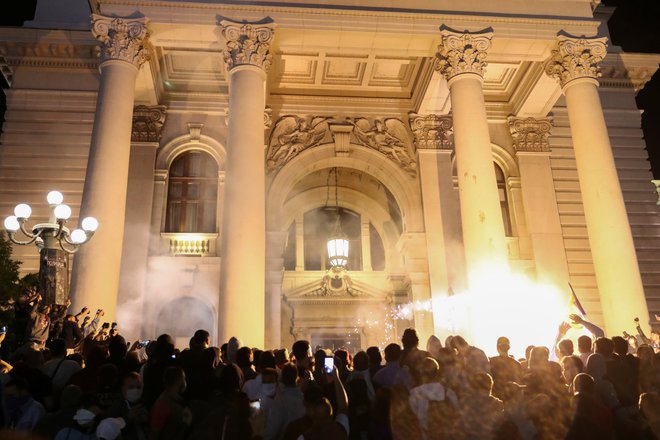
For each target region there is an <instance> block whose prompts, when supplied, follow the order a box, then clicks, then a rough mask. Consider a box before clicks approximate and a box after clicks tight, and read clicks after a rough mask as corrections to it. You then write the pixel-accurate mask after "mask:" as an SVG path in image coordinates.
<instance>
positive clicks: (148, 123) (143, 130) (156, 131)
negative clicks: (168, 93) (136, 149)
mask: <svg viewBox="0 0 660 440" xmlns="http://www.w3.org/2000/svg"><path fill="white" fill-rule="evenodd" d="M166 116H167V107H165V106H164V105H153V106H148V105H138V106H135V107H134V108H133V131H132V132H131V142H160V136H161V133H162V130H163V124H164V123H165V117H166Z"/></svg>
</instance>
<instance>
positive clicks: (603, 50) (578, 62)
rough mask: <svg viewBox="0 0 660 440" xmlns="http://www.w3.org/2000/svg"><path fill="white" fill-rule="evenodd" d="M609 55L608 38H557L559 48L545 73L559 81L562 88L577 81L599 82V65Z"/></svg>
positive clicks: (556, 49) (553, 53)
mask: <svg viewBox="0 0 660 440" xmlns="http://www.w3.org/2000/svg"><path fill="white" fill-rule="evenodd" d="M605 55H607V37H601V38H595V37H593V38H586V37H570V36H567V35H559V36H557V47H556V48H555V49H554V50H553V51H552V55H551V56H550V59H549V60H548V61H547V63H546V66H545V72H546V73H547V74H548V75H550V76H551V77H553V78H555V79H557V80H558V81H559V83H560V84H561V86H562V88H565V87H566V85H567V84H568V83H569V82H571V81H573V80H576V79H580V78H587V79H591V80H593V81H596V82H597V81H598V78H599V77H600V76H601V73H600V65H599V63H600V62H601V61H602V60H603V58H605Z"/></svg>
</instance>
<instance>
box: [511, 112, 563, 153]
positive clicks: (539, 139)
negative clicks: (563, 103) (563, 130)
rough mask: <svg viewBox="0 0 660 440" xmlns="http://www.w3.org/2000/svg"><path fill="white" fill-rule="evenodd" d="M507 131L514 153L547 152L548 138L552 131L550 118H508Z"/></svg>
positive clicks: (548, 148)
mask: <svg viewBox="0 0 660 440" xmlns="http://www.w3.org/2000/svg"><path fill="white" fill-rule="evenodd" d="M509 130H510V131H511V137H512V138H513V148H514V149H515V150H516V152H525V153H540V152H549V151H550V146H549V144H548V136H550V130H552V118H544V119H535V118H516V117H514V116H511V117H509Z"/></svg>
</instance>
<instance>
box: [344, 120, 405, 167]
mask: <svg viewBox="0 0 660 440" xmlns="http://www.w3.org/2000/svg"><path fill="white" fill-rule="evenodd" d="M348 121H349V122H350V123H351V124H353V127H354V129H353V136H354V137H355V139H356V141H357V143H358V144H360V145H364V146H365V147H369V148H373V149H374V150H376V151H379V152H380V153H382V154H384V155H385V156H387V157H388V158H389V159H391V160H393V161H394V162H396V163H397V164H398V165H399V166H400V167H401V168H403V169H404V170H405V171H406V172H408V173H409V174H410V175H411V176H415V175H416V174H417V163H416V162H415V159H414V158H413V151H412V145H411V142H410V139H409V136H408V132H407V131H406V127H405V125H404V124H403V122H401V121H400V120H398V119H395V118H389V119H385V120H382V119H375V120H374V122H373V124H372V123H370V122H369V121H368V120H367V119H365V118H357V119H348Z"/></svg>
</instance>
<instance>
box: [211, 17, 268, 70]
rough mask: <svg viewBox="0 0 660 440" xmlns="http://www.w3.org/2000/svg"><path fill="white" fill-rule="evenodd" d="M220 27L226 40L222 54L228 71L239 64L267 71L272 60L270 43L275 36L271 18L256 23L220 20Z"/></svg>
mask: <svg viewBox="0 0 660 440" xmlns="http://www.w3.org/2000/svg"><path fill="white" fill-rule="evenodd" d="M220 28H221V31H222V36H223V37H224V38H225V40H226V41H227V43H226V45H225V48H224V49H223V51H222V56H223V58H224V61H225V64H226V65H227V70H228V71H229V70H231V69H233V68H234V67H236V66H241V65H250V66H256V67H260V68H262V69H263V70H264V71H265V72H267V71H268V68H269V67H270V64H271V60H272V55H271V54H270V45H271V43H272V42H273V38H274V37H275V29H274V27H273V23H272V20H271V21H266V20H262V21H261V22H258V23H245V22H236V21H231V20H222V21H220Z"/></svg>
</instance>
